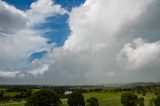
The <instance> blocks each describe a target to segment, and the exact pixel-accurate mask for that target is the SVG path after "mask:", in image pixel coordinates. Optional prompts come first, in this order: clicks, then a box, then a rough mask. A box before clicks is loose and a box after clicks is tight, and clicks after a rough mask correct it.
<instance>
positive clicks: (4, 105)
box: [0, 101, 25, 106]
mask: <svg viewBox="0 0 160 106" xmlns="http://www.w3.org/2000/svg"><path fill="white" fill-rule="evenodd" d="M24 103H25V101H22V102H1V103H0V106H24Z"/></svg>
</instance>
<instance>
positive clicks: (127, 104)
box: [121, 92, 160, 106]
mask: <svg viewBox="0 0 160 106" xmlns="http://www.w3.org/2000/svg"><path fill="white" fill-rule="evenodd" d="M121 103H122V104H123V106H137V105H138V106H144V98H143V97H140V98H138V96H137V95H136V94H134V93H132V92H127V93H124V94H122V95H121ZM153 103H154V106H160V95H158V96H157V97H156V99H152V103H151V106H152V105H153Z"/></svg>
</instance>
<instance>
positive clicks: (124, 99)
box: [121, 92, 138, 106]
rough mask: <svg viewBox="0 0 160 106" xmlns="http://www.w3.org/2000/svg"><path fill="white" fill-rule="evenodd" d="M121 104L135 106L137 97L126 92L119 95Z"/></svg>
mask: <svg viewBox="0 0 160 106" xmlns="http://www.w3.org/2000/svg"><path fill="white" fill-rule="evenodd" d="M121 103H122V104H123V106H137V104H138V97H137V95H135V94H134V93H131V92H128V93H124V94H122V95H121Z"/></svg>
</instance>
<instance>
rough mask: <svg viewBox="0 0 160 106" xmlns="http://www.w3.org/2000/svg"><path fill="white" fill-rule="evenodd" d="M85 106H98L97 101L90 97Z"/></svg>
mask: <svg viewBox="0 0 160 106" xmlns="http://www.w3.org/2000/svg"><path fill="white" fill-rule="evenodd" d="M87 106H99V103H98V100H97V99H96V98H95V97H90V98H89V99H88V100H87Z"/></svg>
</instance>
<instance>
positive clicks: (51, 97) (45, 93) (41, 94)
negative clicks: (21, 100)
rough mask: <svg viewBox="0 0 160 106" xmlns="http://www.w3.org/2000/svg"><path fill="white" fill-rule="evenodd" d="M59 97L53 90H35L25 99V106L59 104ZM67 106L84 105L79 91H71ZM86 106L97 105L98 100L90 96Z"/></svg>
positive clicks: (53, 105)
mask: <svg viewBox="0 0 160 106" xmlns="http://www.w3.org/2000/svg"><path fill="white" fill-rule="evenodd" d="M61 103H62V102H61V100H60V97H59V95H58V94H57V93H55V92H54V91H53V90H49V89H44V90H40V91H37V92H36V93H34V94H33V95H32V96H31V97H30V98H28V99H27V101H26V103H25V106H60V104H61ZM67 103H68V105H69V106H85V100H84V97H83V95H82V94H81V93H80V92H77V91H75V92H73V93H71V94H70V95H69V97H68V102H67ZM86 105H87V106H99V104H98V100H97V99H96V98H94V97H91V98H89V99H88V100H87V104H86Z"/></svg>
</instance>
